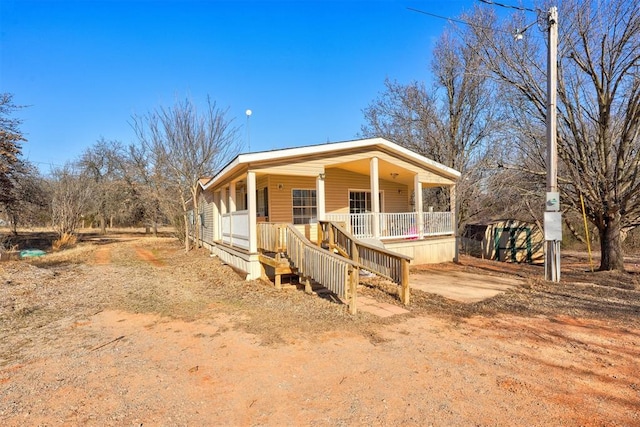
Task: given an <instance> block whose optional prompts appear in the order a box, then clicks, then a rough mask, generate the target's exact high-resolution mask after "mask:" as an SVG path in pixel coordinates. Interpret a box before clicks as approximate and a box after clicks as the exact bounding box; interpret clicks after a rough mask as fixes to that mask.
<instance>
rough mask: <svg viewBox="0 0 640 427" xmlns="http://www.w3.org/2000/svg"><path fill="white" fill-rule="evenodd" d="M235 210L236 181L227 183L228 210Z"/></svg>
mask: <svg viewBox="0 0 640 427" xmlns="http://www.w3.org/2000/svg"><path fill="white" fill-rule="evenodd" d="M235 211H236V183H235V182H231V183H229V212H235Z"/></svg>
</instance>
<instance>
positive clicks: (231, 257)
mask: <svg viewBox="0 0 640 427" xmlns="http://www.w3.org/2000/svg"><path fill="white" fill-rule="evenodd" d="M202 245H203V246H204V247H205V248H207V249H209V250H210V251H211V253H212V254H213V255H215V256H217V257H218V258H219V259H220V261H222V262H224V263H225V264H228V265H230V266H231V267H233V268H234V269H236V270H238V271H242V272H244V273H246V277H245V279H246V280H254V279H259V278H260V275H261V268H260V260H259V258H258V254H257V253H255V254H251V253H248V252H247V251H245V250H242V249H236V248H233V247H231V246H228V245H225V244H222V243H205V242H203V243H202Z"/></svg>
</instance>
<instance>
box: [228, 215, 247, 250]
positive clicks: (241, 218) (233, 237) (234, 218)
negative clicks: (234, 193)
mask: <svg viewBox="0 0 640 427" xmlns="http://www.w3.org/2000/svg"><path fill="white" fill-rule="evenodd" d="M221 227H222V243H226V244H228V245H231V246H235V247H239V248H242V249H249V211H247V210H244V211H235V212H229V213H225V214H222V224H221Z"/></svg>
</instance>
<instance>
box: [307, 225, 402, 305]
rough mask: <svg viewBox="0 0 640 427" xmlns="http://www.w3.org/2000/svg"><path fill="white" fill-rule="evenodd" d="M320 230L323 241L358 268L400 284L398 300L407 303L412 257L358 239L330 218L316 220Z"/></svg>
mask: <svg viewBox="0 0 640 427" xmlns="http://www.w3.org/2000/svg"><path fill="white" fill-rule="evenodd" d="M318 225H319V227H320V228H321V230H322V239H321V240H322V241H327V242H328V244H329V250H334V249H335V250H337V251H338V252H339V253H341V254H342V255H344V256H346V257H348V258H349V259H351V260H353V261H355V262H357V263H358V264H359V265H360V267H361V268H364V269H366V270H368V271H371V272H372V273H375V274H377V275H379V276H382V277H384V278H387V279H389V280H391V281H392V282H395V283H397V284H398V285H399V286H400V300H401V301H402V302H403V304H405V305H408V304H409V299H410V295H409V262H410V261H411V257H409V256H407V255H404V254H399V253H397V252H392V251H389V250H387V249H384V248H380V247H377V246H375V245H371V244H369V243H366V242H363V241H361V240H358V239H357V238H356V237H354V236H353V235H352V234H350V233H349V232H347V230H345V229H344V228H343V227H342V226H341V225H339V224H337V223H335V222H332V221H318Z"/></svg>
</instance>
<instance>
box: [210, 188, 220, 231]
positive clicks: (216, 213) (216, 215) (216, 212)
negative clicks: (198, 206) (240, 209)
mask: <svg viewBox="0 0 640 427" xmlns="http://www.w3.org/2000/svg"><path fill="white" fill-rule="evenodd" d="M211 209H213V225H212V227H213V241H214V242H215V241H217V240H220V239H221V236H220V222H221V221H220V192H219V191H216V192H214V193H213V206H212V207H211Z"/></svg>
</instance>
